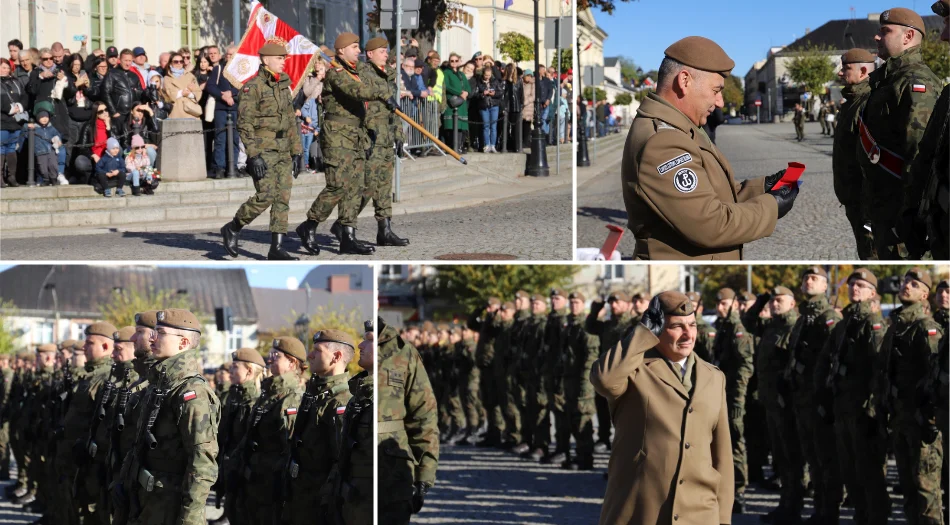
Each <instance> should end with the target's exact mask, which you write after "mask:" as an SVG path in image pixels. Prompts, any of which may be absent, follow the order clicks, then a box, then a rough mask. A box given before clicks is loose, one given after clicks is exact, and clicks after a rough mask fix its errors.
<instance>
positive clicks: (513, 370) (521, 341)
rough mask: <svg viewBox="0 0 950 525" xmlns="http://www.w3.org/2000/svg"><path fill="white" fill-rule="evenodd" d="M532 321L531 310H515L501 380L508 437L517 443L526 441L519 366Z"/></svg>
mask: <svg viewBox="0 0 950 525" xmlns="http://www.w3.org/2000/svg"><path fill="white" fill-rule="evenodd" d="M530 321H531V310H528V309H523V310H518V311H517V312H515V322H514V324H513V325H512V327H511V342H510V343H509V347H508V351H507V353H506V354H505V355H504V356H503V362H504V369H503V371H502V374H504V376H503V377H502V379H501V381H502V382H504V389H505V398H504V399H503V400H502V402H503V403H504V407H503V410H502V411H503V412H504V415H505V426H506V427H507V429H508V438H509V439H510V440H511V441H513V442H514V443H515V444H516V445H520V444H522V443H524V442H525V434H524V416H525V406H524V384H523V383H522V382H521V377H520V374H519V368H520V366H521V359H523V356H524V349H525V345H526V344H527V343H528V341H527V339H528V328H529V323H530Z"/></svg>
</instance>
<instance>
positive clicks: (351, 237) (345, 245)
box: [340, 226, 375, 255]
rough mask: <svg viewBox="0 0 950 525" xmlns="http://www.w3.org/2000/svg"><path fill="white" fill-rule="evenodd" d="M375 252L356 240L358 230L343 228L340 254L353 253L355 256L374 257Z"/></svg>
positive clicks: (349, 227) (348, 227)
mask: <svg viewBox="0 0 950 525" xmlns="http://www.w3.org/2000/svg"><path fill="white" fill-rule="evenodd" d="M374 251H375V250H372V249H370V248H369V247H368V246H364V245H363V243H361V242H360V241H358V240H356V228H354V227H352V226H344V227H343V240H341V241H340V253H352V254H355V255H372V253H373V252H374Z"/></svg>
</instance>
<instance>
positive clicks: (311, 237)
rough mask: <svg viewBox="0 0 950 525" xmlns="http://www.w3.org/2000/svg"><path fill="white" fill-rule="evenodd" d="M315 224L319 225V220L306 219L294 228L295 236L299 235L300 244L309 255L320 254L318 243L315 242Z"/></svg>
mask: <svg viewBox="0 0 950 525" xmlns="http://www.w3.org/2000/svg"><path fill="white" fill-rule="evenodd" d="M317 226H320V223H319V222H317V221H314V220H311V219H307V220H305V221H303V222H301V223H300V225H298V226H297V229H296V230H294V231H296V232H297V236H298V237H300V245H301V246H303V248H304V250H307V251H308V252H309V253H310V255H320V245H319V244H317Z"/></svg>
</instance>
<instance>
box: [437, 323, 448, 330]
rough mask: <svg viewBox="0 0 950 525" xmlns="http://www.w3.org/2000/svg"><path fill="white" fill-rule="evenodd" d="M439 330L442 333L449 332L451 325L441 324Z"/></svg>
mask: <svg viewBox="0 0 950 525" xmlns="http://www.w3.org/2000/svg"><path fill="white" fill-rule="evenodd" d="M438 328H439V331H440V332H441V331H442V330H448V329H449V325H448V324H446V323H439V327H438Z"/></svg>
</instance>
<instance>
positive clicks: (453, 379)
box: [435, 341, 466, 433]
mask: <svg viewBox="0 0 950 525" xmlns="http://www.w3.org/2000/svg"><path fill="white" fill-rule="evenodd" d="M435 352H436V356H437V360H436V363H438V365H439V366H440V367H441V369H442V373H441V381H440V382H441V396H440V398H439V399H440V400H441V401H440V402H439V412H440V423H441V424H442V425H444V427H443V428H445V429H446V431H447V432H449V433H455V432H457V431H458V430H459V429H461V428H465V426H466V425H465V412H464V411H463V410H462V398H461V396H460V394H459V391H460V389H459V384H458V376H459V374H458V362H457V361H456V359H455V346H454V345H452V344H450V343H449V342H448V341H440V342H439V344H438V345H437V346H436V348H435ZM443 410H444V411H445V412H444V419H442V417H441V413H442V411H443ZM440 426H441V425H440Z"/></svg>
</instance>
